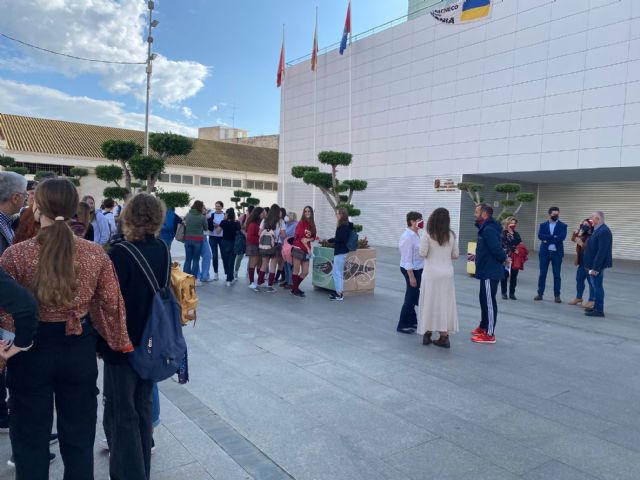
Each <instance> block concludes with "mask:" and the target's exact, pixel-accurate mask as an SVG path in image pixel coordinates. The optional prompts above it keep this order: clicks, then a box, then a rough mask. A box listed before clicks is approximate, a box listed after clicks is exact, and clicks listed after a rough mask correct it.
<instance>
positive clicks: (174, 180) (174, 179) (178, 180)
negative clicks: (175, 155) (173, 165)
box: [171, 175, 182, 183]
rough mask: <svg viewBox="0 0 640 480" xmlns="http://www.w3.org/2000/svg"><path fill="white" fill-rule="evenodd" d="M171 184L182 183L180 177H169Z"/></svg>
mask: <svg viewBox="0 0 640 480" xmlns="http://www.w3.org/2000/svg"><path fill="white" fill-rule="evenodd" d="M171 183H182V176H181V175H171Z"/></svg>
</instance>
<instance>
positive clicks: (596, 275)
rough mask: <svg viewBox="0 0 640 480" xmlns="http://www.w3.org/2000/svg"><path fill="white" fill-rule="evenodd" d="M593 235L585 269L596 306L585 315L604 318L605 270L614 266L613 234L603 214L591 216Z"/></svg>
mask: <svg viewBox="0 0 640 480" xmlns="http://www.w3.org/2000/svg"><path fill="white" fill-rule="evenodd" d="M591 221H592V222H593V234H592V235H591V238H590V239H589V242H588V243H587V249H586V250H585V252H584V260H583V262H584V268H586V269H587V271H588V274H589V276H588V277H587V278H588V280H589V284H590V285H591V287H592V288H593V290H594V294H595V304H594V306H593V308H589V309H587V310H586V311H585V312H584V314H585V315H586V316H588V317H604V286H603V279H604V270H605V269H606V268H611V267H612V266H613V254H612V247H613V234H612V233H611V230H610V229H609V227H608V226H607V225H606V224H605V223H604V213H603V212H600V211H598V212H593V213H592V214H591Z"/></svg>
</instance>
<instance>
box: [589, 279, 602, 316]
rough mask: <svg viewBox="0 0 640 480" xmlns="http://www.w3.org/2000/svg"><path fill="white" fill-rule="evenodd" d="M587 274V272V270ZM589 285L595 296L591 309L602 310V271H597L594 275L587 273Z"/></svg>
mask: <svg viewBox="0 0 640 480" xmlns="http://www.w3.org/2000/svg"><path fill="white" fill-rule="evenodd" d="M587 275H589V274H588V272H587ZM588 278H589V285H591V286H592V287H593V293H594V297H595V305H594V306H593V309H594V310H595V311H596V312H604V285H603V281H604V271H602V272H600V273H598V275H596V276H595V277H593V276H591V275H589V276H588Z"/></svg>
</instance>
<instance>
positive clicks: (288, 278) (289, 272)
mask: <svg viewBox="0 0 640 480" xmlns="http://www.w3.org/2000/svg"><path fill="white" fill-rule="evenodd" d="M292 277H293V265H291V264H290V263H289V262H284V281H285V282H287V283H288V284H289V285H292V284H293V278H292Z"/></svg>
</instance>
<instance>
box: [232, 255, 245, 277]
mask: <svg viewBox="0 0 640 480" xmlns="http://www.w3.org/2000/svg"><path fill="white" fill-rule="evenodd" d="M243 258H244V253H241V254H240V255H238V254H236V259H235V261H234V262H233V263H234V266H233V275H234V277H235V278H238V272H239V271H240V264H242V259H243Z"/></svg>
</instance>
